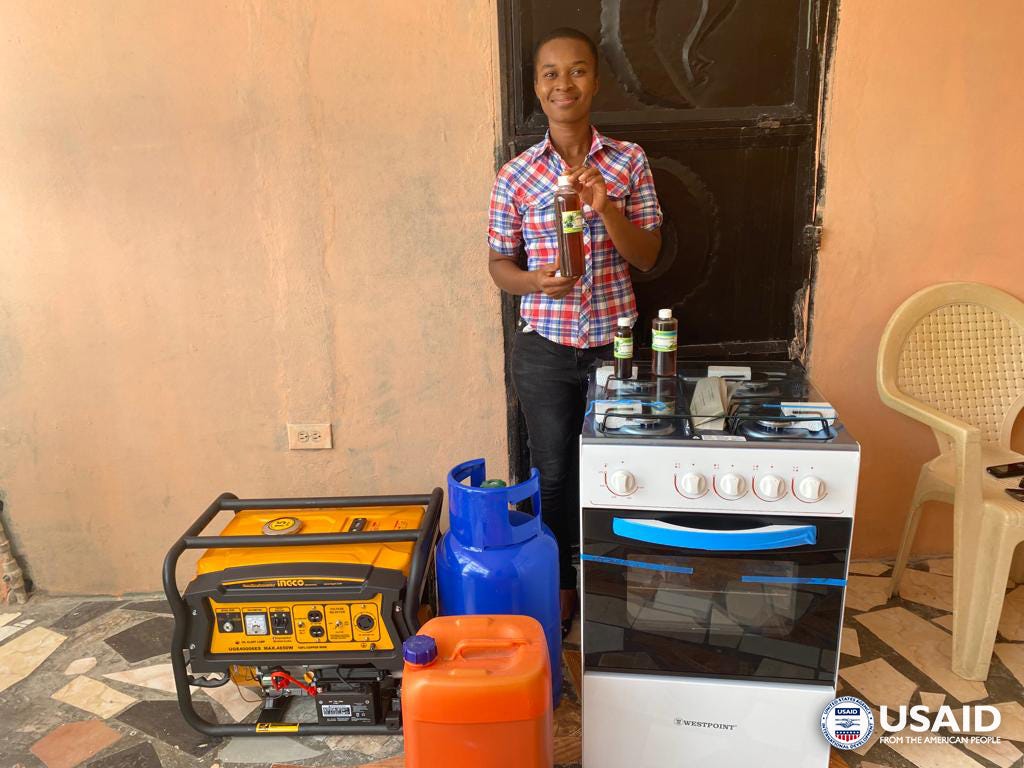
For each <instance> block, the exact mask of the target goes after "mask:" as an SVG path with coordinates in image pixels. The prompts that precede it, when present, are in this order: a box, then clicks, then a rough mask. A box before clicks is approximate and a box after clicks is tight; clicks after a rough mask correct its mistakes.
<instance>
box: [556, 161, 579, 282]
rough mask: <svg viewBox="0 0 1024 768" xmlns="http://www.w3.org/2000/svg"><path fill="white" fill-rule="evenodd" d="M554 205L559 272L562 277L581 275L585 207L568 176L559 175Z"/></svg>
mask: <svg viewBox="0 0 1024 768" xmlns="http://www.w3.org/2000/svg"><path fill="white" fill-rule="evenodd" d="M553 205H554V209H555V226H556V227H557V229H558V272H559V274H561V276H562V277H579V276H581V275H582V274H583V207H582V205H580V196H579V195H578V194H577V193H576V190H575V189H574V188H573V186H572V184H571V183H570V182H569V177H568V176H559V177H558V189H557V190H555V200H554V203H553Z"/></svg>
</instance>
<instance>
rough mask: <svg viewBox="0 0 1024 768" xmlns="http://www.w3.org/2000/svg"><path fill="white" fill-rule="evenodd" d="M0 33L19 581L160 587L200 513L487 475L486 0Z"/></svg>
mask: <svg viewBox="0 0 1024 768" xmlns="http://www.w3.org/2000/svg"><path fill="white" fill-rule="evenodd" d="M0 28H2V29H3V30H4V35H3V38H4V44H3V46H0V243H2V249H3V254H2V256H0V414H2V418H0V494H2V498H3V501H4V504H5V510H4V520H5V522H6V524H7V525H8V526H9V529H10V532H11V534H12V536H13V539H14V542H15V546H16V548H17V551H18V553H19V554H20V555H21V556H22V558H23V559H24V560H25V561H27V563H28V567H29V571H30V574H31V576H32V578H33V579H34V580H35V583H36V585H37V586H38V587H40V588H42V589H44V590H50V591H53V592H75V593H93V592H95V593H109V592H113V593H117V592H123V591H139V590H150V589H154V588H157V587H158V585H159V583H160V580H159V573H160V565H161V561H162V558H163V555H164V553H165V552H166V550H167V548H168V546H169V544H170V543H171V542H172V541H173V540H174V538H176V537H177V536H178V535H179V534H180V533H181V532H182V531H183V529H184V528H185V527H186V525H187V524H188V523H189V522H190V521H191V520H192V519H193V518H194V517H195V516H197V515H198V514H199V513H200V512H201V511H202V510H203V509H204V508H205V506H206V505H207V504H208V503H209V502H210V501H211V500H212V499H213V498H214V497H215V496H216V495H217V494H218V493H220V492H221V491H225V490H230V491H233V492H235V493H237V494H239V495H240V496H260V495H280V496H288V495H306V496H309V495H317V494H369V493H410V492H412V493H417V492H425V491H428V490H430V489H431V488H432V487H433V486H435V485H441V484H443V479H444V473H445V471H446V470H447V469H448V468H449V467H450V466H451V465H452V464H453V463H455V462H456V461H459V460H463V459H466V458H472V457H475V456H486V457H488V458H490V459H491V460H492V461H493V466H492V474H503V473H504V471H505V467H506V435H505V408H504V398H505V395H504V386H503V376H502V366H503V362H502V353H501V332H500V312H499V305H498V292H497V290H496V289H494V288H493V287H492V286H491V285H490V283H489V282H488V281H487V280H486V277H485V275H486V273H485V271H484V268H483V264H484V263H485V262H484V259H485V239H484V232H485V227H486V201H487V195H488V192H489V190H490V185H491V181H492V179H493V173H494V157H495V144H496V118H495V115H496V112H497V108H498V93H497V90H496V83H497V76H496V63H495V62H496V53H495V46H496V37H497V30H496V11H495V9H494V7H493V2H491V1H485V2H473V1H472V0H433V1H432V2H430V3H410V2H392V3H366V2H354V0H343V1H342V0H321V1H319V2H318V1H316V0H306V1H303V2H300V1H298V0H295V1H292V0H289V1H288V2H284V1H280V2H270V1H267V2H258V1H256V0H240V1H239V2H233V3H211V2H205V0H190V1H189V2H186V3H182V2H176V3H165V2H155V1H153V0H131V1H128V0H124V1H115V0H103V1H102V2H91V3H67V2H57V1H55V0H15V1H14V2H6V3H4V4H3V5H2V6H0ZM288 421H330V422H332V423H333V425H334V439H335V448H334V449H333V450H330V451H291V452H289V451H288V450H287V449H286V442H285V423H286V422H288Z"/></svg>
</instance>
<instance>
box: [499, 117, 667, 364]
mask: <svg viewBox="0 0 1024 768" xmlns="http://www.w3.org/2000/svg"><path fill="white" fill-rule="evenodd" d="M592 130H593V133H594V139H593V141H592V142H591V144H590V152H589V153H588V154H587V159H586V161H585V164H586V165H588V166H590V167H592V168H597V169H598V170H599V171H601V175H602V176H604V180H605V183H606V186H607V189H608V198H609V201H610V202H611V203H612V204H614V205H615V206H617V207H618V209H619V210H620V211H622V212H623V213H624V214H625V216H626V218H627V219H628V220H629V221H631V222H633V223H634V224H636V225H637V226H640V227H643V228H644V229H651V230H653V229H658V228H659V227H660V226H661V220H662V216H661V207H660V206H659V205H658V198H657V196H656V195H655V192H654V179H653V178H652V176H651V169H650V166H649V165H648V164H647V156H646V155H645V154H644V151H643V150H642V149H641V148H640V146H639V145H637V144H631V143H629V142H626V141H616V140H615V139H610V138H608V137H606V136H602V135H601V134H600V133H598V132H597V130H596V129H592ZM566 172H567V169H566V166H565V163H564V162H563V161H562V158H561V157H560V156H559V155H558V152H556V151H555V148H554V146H553V145H552V144H551V137H550V135H545V136H544V140H543V141H541V142H540V143H538V144H535V145H534V146H532V147H530V148H529V149H528V150H526V151H525V152H523V153H522V154H520V155H519V156H517V157H516V158H514V159H513V160H511V161H509V162H508V163H506V164H505V165H504V166H503V167H502V169H501V170H500V171H499V172H498V178H497V179H495V181H494V188H493V190H492V191H491V206H490V216H489V222H488V223H489V226H488V237H487V242H488V244H489V245H490V247H491V249H492V250H493V251H494V252H495V253H497V254H498V255H499V256H501V257H503V258H508V259H518V257H519V247H520V245H525V247H526V262H527V263H526V268H527V269H530V270H533V269H538V268H540V267H541V265H543V264H550V263H553V262H557V261H558V232H557V230H556V228H555V211H554V208H553V207H552V198H553V196H554V193H555V189H556V188H557V186H558V176H559V174H561V173H566ZM583 218H584V225H583V253H584V263H585V269H584V272H583V277H582V278H580V280H579V282H577V283H576V285H575V286H574V287H573V290H572V292H571V293H569V294H568V295H567V296H565V298H563V299H552V298H549V297H548V296H546V295H544V294H543V293H530V294H527V295H526V296H524V297H523V300H522V303H521V304H520V307H519V313H520V315H521V316H522V318H523V319H524V320H526V322H528V323H529V324H530V325H531V326H532V327H533V329H534V330H536V331H537V332H538V333H539V334H540V335H541V336H543V337H544V338H546V339H550V340H551V341H554V342H557V343H558V344H565V345H566V346H570V347H580V348H587V347H599V346H602V345H604V344H609V343H611V341H612V337H613V336H614V334H615V324H616V320H617V318H620V317H628V318H629V319H630V323H634V322H636V317H637V314H636V299H635V298H634V296H633V283H632V281H631V280H630V278H629V264H628V263H627V262H626V260H625V259H623V258H622V257H621V256H620V255H619V252H618V251H616V250H615V245H614V244H613V243H612V239H611V237H609V236H608V231H607V230H606V229H605V228H604V223H603V222H602V221H601V217H600V216H599V215H598V214H597V213H596V212H595V211H594V210H593V209H592V208H590V206H588V205H584V206H583Z"/></svg>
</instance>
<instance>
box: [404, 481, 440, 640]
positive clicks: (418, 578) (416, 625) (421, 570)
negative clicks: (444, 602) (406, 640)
mask: <svg viewBox="0 0 1024 768" xmlns="http://www.w3.org/2000/svg"><path fill="white" fill-rule="evenodd" d="M443 503H444V491H442V490H441V489H440V488H435V489H434V490H433V491H431V493H430V496H429V498H428V499H427V501H426V505H427V510H426V512H424V514H423V520H422V521H421V522H420V528H419V531H420V533H421V534H422V536H421V538H420V539H419V541H417V542H416V546H415V548H414V549H413V553H412V563H411V564H410V565H409V583H408V585H407V588H406V590H405V624H406V626H407V627H408V628H409V633H410V634H411V635H415V634H416V633H417V632H419V630H420V622H419V606H420V603H421V601H422V599H423V590H424V588H425V587H426V583H425V582H426V579H425V578H424V576H425V575H426V570H427V566H428V565H429V563H430V558H431V557H433V555H434V545H435V544H436V542H437V531H438V523H439V521H440V518H441V505H442V504H443Z"/></svg>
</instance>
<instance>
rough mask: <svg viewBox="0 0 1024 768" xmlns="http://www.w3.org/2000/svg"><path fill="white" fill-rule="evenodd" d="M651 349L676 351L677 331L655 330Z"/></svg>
mask: <svg viewBox="0 0 1024 768" xmlns="http://www.w3.org/2000/svg"><path fill="white" fill-rule="evenodd" d="M651 349H653V350H654V351H655V352H675V351H676V331H658V330H655V331H654V338H653V339H652V340H651Z"/></svg>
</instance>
